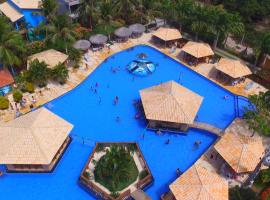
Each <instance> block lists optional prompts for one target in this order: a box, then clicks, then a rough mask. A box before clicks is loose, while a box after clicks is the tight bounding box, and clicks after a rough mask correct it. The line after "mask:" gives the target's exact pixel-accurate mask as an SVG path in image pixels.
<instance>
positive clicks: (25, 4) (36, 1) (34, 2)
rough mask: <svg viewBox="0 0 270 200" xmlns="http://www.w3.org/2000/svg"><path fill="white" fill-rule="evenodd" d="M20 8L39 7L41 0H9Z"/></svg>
mask: <svg viewBox="0 0 270 200" xmlns="http://www.w3.org/2000/svg"><path fill="white" fill-rule="evenodd" d="M11 1H12V2H13V3H14V4H15V5H17V6H18V7H19V8H21V9H40V8H41V0H11Z"/></svg>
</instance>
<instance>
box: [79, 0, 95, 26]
mask: <svg viewBox="0 0 270 200" xmlns="http://www.w3.org/2000/svg"><path fill="white" fill-rule="evenodd" d="M96 3H97V2H96V1H95V0H81V2H80V4H79V7H78V9H77V11H76V12H77V13H78V16H79V20H80V21H81V22H82V23H83V24H84V25H87V26H88V27H89V28H90V29H93V21H94V20H95V19H96V16H97V11H96Z"/></svg>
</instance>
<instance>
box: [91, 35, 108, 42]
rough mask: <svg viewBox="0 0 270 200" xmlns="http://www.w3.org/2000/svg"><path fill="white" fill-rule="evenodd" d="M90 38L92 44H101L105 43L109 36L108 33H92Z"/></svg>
mask: <svg viewBox="0 0 270 200" xmlns="http://www.w3.org/2000/svg"><path fill="white" fill-rule="evenodd" d="M89 40H90V42H91V43H92V44H96V45H101V44H105V43H106V42H107V40H108V37H107V36H106V35H103V34H96V35H92V36H91V37H90V38H89Z"/></svg>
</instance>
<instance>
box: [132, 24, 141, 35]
mask: <svg viewBox="0 0 270 200" xmlns="http://www.w3.org/2000/svg"><path fill="white" fill-rule="evenodd" d="M128 28H129V29H130V30H131V31H132V33H133V34H142V33H143V32H144V31H145V27H144V25H142V24H132V25H130V26H129V27H128Z"/></svg>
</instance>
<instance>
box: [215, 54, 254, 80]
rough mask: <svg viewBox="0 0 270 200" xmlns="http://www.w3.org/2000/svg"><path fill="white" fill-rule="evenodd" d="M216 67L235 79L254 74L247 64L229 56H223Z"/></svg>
mask: <svg viewBox="0 0 270 200" xmlns="http://www.w3.org/2000/svg"><path fill="white" fill-rule="evenodd" d="M216 69H217V70H219V71H221V72H222V73H224V74H227V75H229V76H230V77H232V78H234V79H236V78H240V77H244V76H247V75H250V74H252V72H251V70H250V69H249V68H248V66H247V65H246V64H244V63H243V62H241V61H240V60H232V59H228V58H221V59H220V60H219V62H218V64H217V66H216Z"/></svg>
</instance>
